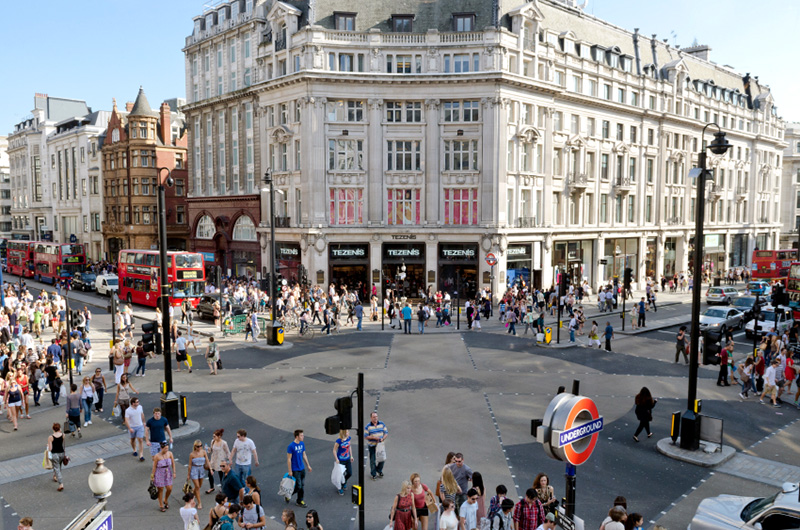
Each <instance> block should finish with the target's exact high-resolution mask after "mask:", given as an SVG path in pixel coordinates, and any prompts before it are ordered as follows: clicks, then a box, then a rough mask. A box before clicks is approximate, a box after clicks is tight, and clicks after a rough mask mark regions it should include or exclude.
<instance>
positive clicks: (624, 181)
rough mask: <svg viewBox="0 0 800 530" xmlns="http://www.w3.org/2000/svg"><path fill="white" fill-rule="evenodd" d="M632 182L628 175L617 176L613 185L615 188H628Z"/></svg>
mask: <svg viewBox="0 0 800 530" xmlns="http://www.w3.org/2000/svg"><path fill="white" fill-rule="evenodd" d="M633 184H634V183H633V181H631V179H630V177H619V178H617V180H615V181H614V186H616V187H617V188H630V187H631V186H633Z"/></svg>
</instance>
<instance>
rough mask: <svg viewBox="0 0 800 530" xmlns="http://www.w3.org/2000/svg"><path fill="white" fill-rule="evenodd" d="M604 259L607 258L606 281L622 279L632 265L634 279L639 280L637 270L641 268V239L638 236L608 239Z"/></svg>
mask: <svg viewBox="0 0 800 530" xmlns="http://www.w3.org/2000/svg"><path fill="white" fill-rule="evenodd" d="M604 254H605V255H604V257H603V258H604V259H605V260H606V262H607V263H606V266H605V274H604V278H603V280H604V281H607V282H611V281H613V280H614V278H617V279H618V280H619V281H622V276H623V272H624V271H625V269H626V268H628V267H630V268H631V269H633V270H634V278H633V279H634V281H639V278H637V277H636V271H638V270H639V240H638V239H636V238H625V239H623V238H620V239H606V241H605V252H604Z"/></svg>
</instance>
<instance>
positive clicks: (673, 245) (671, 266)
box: [664, 237, 678, 278]
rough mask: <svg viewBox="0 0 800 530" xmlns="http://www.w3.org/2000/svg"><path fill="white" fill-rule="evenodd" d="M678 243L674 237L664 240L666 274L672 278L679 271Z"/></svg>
mask: <svg viewBox="0 0 800 530" xmlns="http://www.w3.org/2000/svg"><path fill="white" fill-rule="evenodd" d="M677 245H678V241H677V239H676V238H674V237H668V238H667V239H666V240H665V241H664V276H667V277H670V278H671V277H672V276H673V275H674V274H675V273H676V272H677V270H676V267H677V261H676V256H677Z"/></svg>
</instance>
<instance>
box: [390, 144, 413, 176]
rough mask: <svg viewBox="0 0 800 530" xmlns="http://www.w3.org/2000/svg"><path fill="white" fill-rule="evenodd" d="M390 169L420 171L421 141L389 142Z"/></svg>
mask: <svg viewBox="0 0 800 530" xmlns="http://www.w3.org/2000/svg"><path fill="white" fill-rule="evenodd" d="M387 156H388V159H387V165H386V169H387V170H388V171H419V170H420V143H419V142H417V141H388V142H387Z"/></svg>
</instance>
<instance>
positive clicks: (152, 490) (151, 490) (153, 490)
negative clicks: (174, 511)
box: [147, 480, 158, 501]
mask: <svg viewBox="0 0 800 530" xmlns="http://www.w3.org/2000/svg"><path fill="white" fill-rule="evenodd" d="M147 493H148V494H149V495H150V500H151V501H154V500H156V499H157V498H158V488H157V487H156V484H155V482H153V481H152V480H151V481H150V485H149V486H148V487H147Z"/></svg>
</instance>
